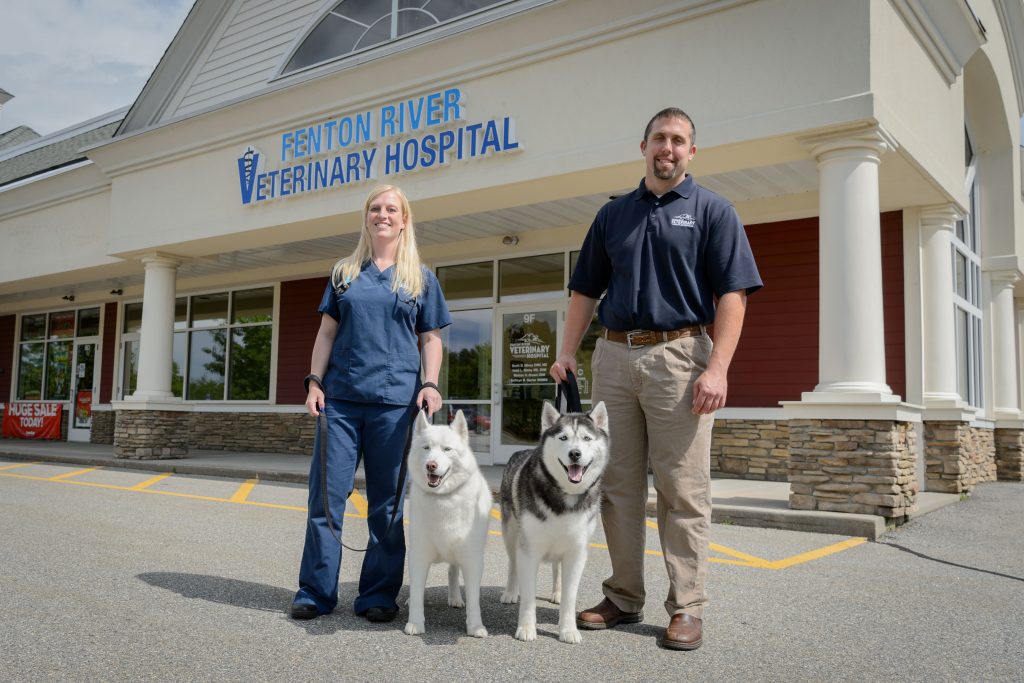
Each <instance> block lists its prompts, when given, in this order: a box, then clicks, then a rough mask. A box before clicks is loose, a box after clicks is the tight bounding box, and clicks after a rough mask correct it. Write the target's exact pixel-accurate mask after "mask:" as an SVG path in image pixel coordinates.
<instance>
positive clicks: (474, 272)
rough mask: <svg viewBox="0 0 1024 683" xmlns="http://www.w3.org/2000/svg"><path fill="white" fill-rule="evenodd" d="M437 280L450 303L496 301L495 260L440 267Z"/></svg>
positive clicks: (465, 304)
mask: <svg viewBox="0 0 1024 683" xmlns="http://www.w3.org/2000/svg"><path fill="white" fill-rule="evenodd" d="M437 280H438V282H440V283H441V291H442V292H444V298H445V299H446V300H447V301H448V302H449V303H454V304H458V305H460V306H481V305H487V304H491V303H493V302H494V262H493V261H484V262H482V263H466V264H463V265H459V266H444V267H442V268H438V269H437Z"/></svg>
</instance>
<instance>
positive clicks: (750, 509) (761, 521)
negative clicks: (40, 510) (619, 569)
mask: <svg viewBox="0 0 1024 683" xmlns="http://www.w3.org/2000/svg"><path fill="white" fill-rule="evenodd" d="M0 456H4V457H8V458H15V459H19V460H28V461H39V462H63V463H70V464H79V465H82V466H94V467H107V468H114V467H120V468H126V469H139V470H147V471H153V472H174V473H177V474H197V475H203V476H213V477H237V478H243V479H257V480H260V481H283V482H292V483H300V484H305V483H307V482H308V479H309V463H310V456H308V455H294V454H284V453H259V452H244V453H243V452H234V451H214V450H193V451H190V452H189V454H188V456H187V457H185V458H180V459H167V460H133V459H127V458H118V457H115V456H114V449H113V446H110V445H105V444H93V443H77V442H44V441H19V440H12V439H2V440H0ZM481 470H482V471H483V473H484V476H485V477H486V478H487V481H488V483H489V484H490V485H491V488H492V489H493V490H494V491H497V489H498V487H499V485H500V483H501V474H502V471H503V467H501V466H500V465H494V466H492V465H485V466H482V467H481ZM356 476H357V480H356V486H357V487H359V486H361V485H362V481H361V480H360V477H361V472H360V473H357V475H356ZM711 497H712V521H713V522H720V523H726V524H735V525H738V526H753V527H765V528H774V529H787V530H793V531H810V532H817V533H826V534H840V535H844V536H858V537H863V538H867V539H868V540H876V539H878V538H879V537H880V536H881V535H882V534H883V533H885V531H886V521H885V518H883V517H880V516H878V515H864V514H850V513H839V512H826V511H822V510H791V509H789V506H788V501H789V484H788V483H787V482H779V481H758V480H742V479H725V478H717V479H714V480H713V481H712V483H711ZM958 501H959V496H957V495H955V494H946V493H934V492H922V493H920V494H918V500H917V511H916V512H915V513H914V514H913V515H912V518H918V517H921V516H923V515H925V514H928V513H930V512H932V511H934V510H937V509H939V508H942V507H944V506H946V505H951V504H954V503H957V502H958ZM647 514H648V516H654V514H655V492H654V487H653V484H652V485H651V486H650V488H649V492H648V504H647Z"/></svg>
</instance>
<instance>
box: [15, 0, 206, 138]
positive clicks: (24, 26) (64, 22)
mask: <svg viewBox="0 0 1024 683" xmlns="http://www.w3.org/2000/svg"><path fill="white" fill-rule="evenodd" d="M192 1H193V0H2V4H3V11H2V17H0V88H3V89H4V90H6V91H7V92H9V93H11V94H12V95H14V99H12V100H11V101H9V102H8V103H7V104H6V105H4V106H3V107H2V108H0V132H3V131H7V130H10V129H11V128H15V127H17V126H22V125H24V126H29V127H31V128H32V129H34V130H35V131H36V132H37V133H39V134H41V135H46V134H48V133H53V132H55V131H58V130H61V129H63V128H67V127H68V126H71V125H74V124H76V123H81V122H82V121H87V120H88V119H91V118H94V117H96V116H100V115H102V114H106V113H107V112H110V111H113V110H115V109H119V108H121V107H125V106H129V105H131V104H132V103H133V102H134V101H135V98H136V97H137V96H138V95H139V93H140V92H141V91H142V87H143V86H144V85H145V84H146V80H147V79H148V78H149V76H150V74H152V73H153V69H154V68H155V67H156V64H157V62H159V61H160V58H161V57H162V56H163V54H164V50H166V49H167V46H168V45H170V43H171V39H172V38H174V34H175V33H177V31H178V28H179V27H180V26H181V24H182V22H183V21H184V20H185V16H186V15H187V14H188V11H189V9H190V8H191V7H192Z"/></svg>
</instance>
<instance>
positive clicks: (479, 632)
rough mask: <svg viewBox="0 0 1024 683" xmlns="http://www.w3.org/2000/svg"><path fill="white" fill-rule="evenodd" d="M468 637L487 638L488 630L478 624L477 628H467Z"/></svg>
mask: <svg viewBox="0 0 1024 683" xmlns="http://www.w3.org/2000/svg"><path fill="white" fill-rule="evenodd" d="M466 635H470V636H473V637H474V638H486V637H487V629H486V628H484V625H483V624H476V625H475V626H468V627H466Z"/></svg>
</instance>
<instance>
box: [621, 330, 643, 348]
mask: <svg viewBox="0 0 1024 683" xmlns="http://www.w3.org/2000/svg"><path fill="white" fill-rule="evenodd" d="M646 334H647V330H631V331H629V332H627V333H626V346H628V347H629V348H631V349H632V348H633V347H634V344H633V337H640V336H642V335H646ZM635 346H636V347H637V348H639V347H641V346H647V344H639V343H638V344H636V345H635Z"/></svg>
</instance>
